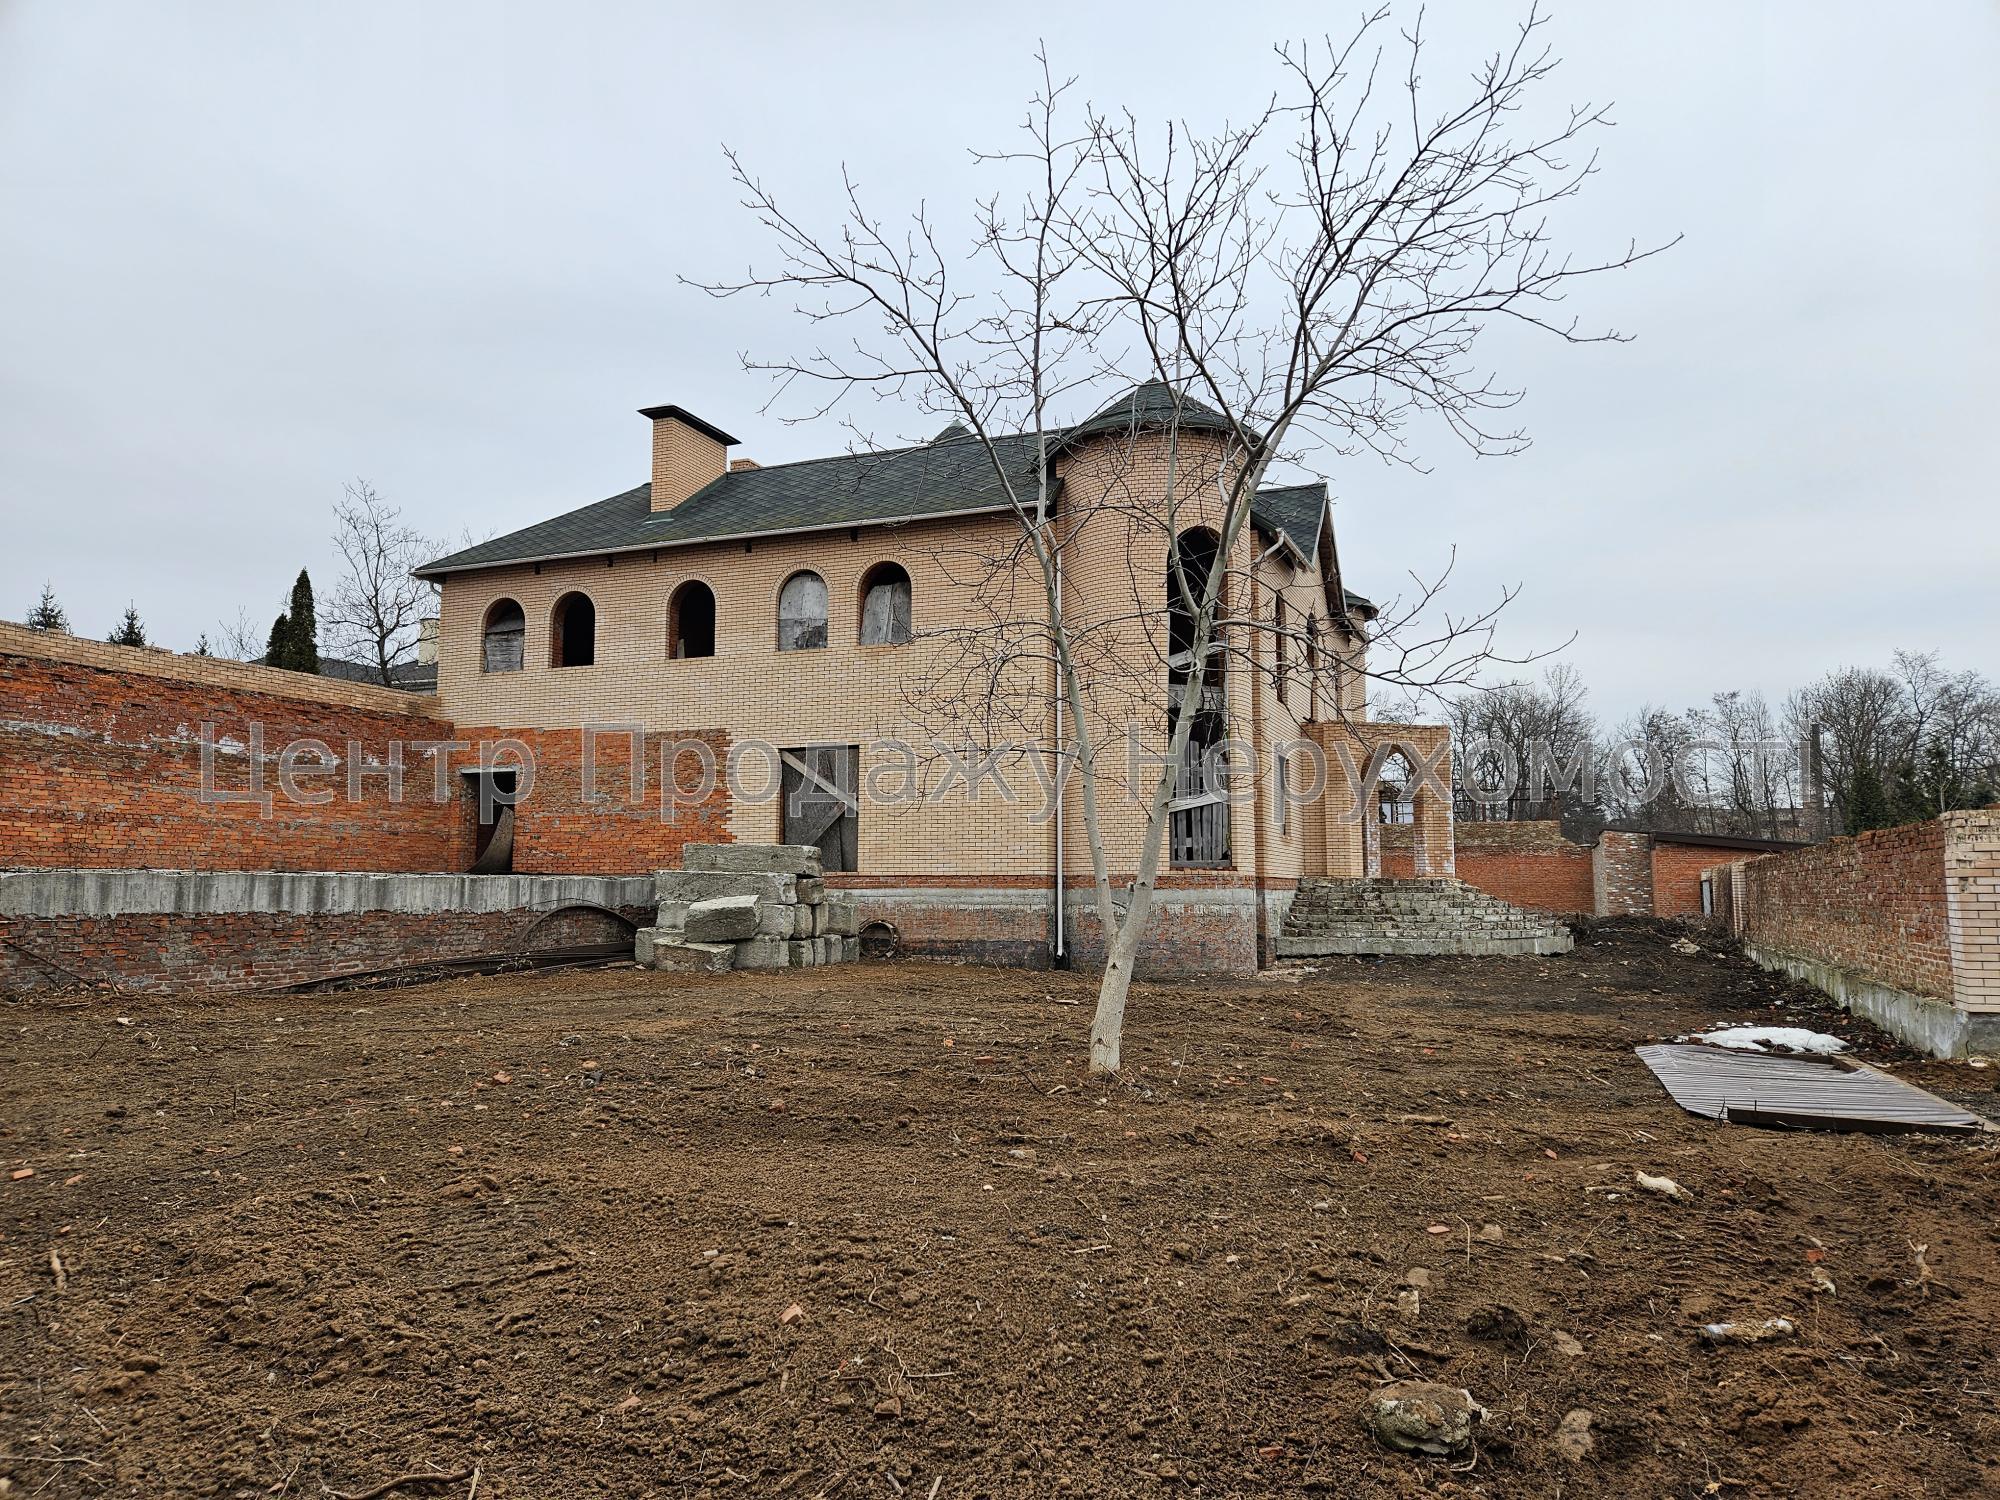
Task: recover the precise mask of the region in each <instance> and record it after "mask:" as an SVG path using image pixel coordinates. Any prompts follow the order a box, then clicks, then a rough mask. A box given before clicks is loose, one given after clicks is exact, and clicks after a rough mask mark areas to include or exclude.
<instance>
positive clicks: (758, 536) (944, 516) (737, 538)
mask: <svg viewBox="0 0 2000 1500" xmlns="http://www.w3.org/2000/svg"><path fill="white" fill-rule="evenodd" d="M1011 508H1012V507H1010V506H1008V505H1005V504H1000V505H978V506H967V507H965V508H964V509H960V510H939V511H926V512H924V513H922V514H919V515H908V516H869V517H868V518H867V519H865V520H859V521H825V522H821V523H819V524H816V525H812V526H784V527H774V528H770V529H766V530H762V531H718V532H713V533H709V534H705V535H702V536H676V537H658V538H653V539H650V540H647V541H642V542H627V543H621V544H620V545H618V546H615V547H585V548H583V549H582V550H581V551H577V552H545V553H540V554H537V555H535V556H529V557H493V558H487V559H485V560H483V561H480V562H468V563H451V562H450V559H448V558H444V559H440V560H439V562H438V563H426V564H425V565H424V566H423V567H421V568H417V569H415V570H414V572H413V576H415V577H417V578H442V577H443V576H445V575H446V574H447V573H479V572H485V571H487V570H489V569H492V568H523V567H526V566H528V565H529V564H530V563H546V562H574V561H575V560H576V559H577V558H580V557H624V556H626V555H628V554H630V553H634V552H663V551H665V550H666V549H667V548H669V547H701V546H708V545H712V544H713V543H716V542H761V541H764V540H766V539H767V538H770V537H779V536H810V535H813V534H814V533H817V532H824V531H851V530H854V529H856V528H858V527H862V526H908V525H912V524H914V523H916V522H918V521H951V520H956V519H957V518H958V517H960V516H993V515H1003V514H1005V513H1006V512H1008V511H1009V510H1010V509H1011ZM440 564H449V565H448V566H441V565H440Z"/></svg>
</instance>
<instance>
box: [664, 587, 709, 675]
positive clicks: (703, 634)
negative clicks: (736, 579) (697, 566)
mask: <svg viewBox="0 0 2000 1500" xmlns="http://www.w3.org/2000/svg"><path fill="white" fill-rule="evenodd" d="M667 655H668V656H669V657H671V658H673V659H674V660H676V661H679V660H683V659H685V658H687V657H693V656H713V655H715V590H714V589H712V588H710V587H709V586H708V585H707V584H705V583H703V582H702V581H701V580H700V579H699V578H690V579H689V580H688V581H687V582H686V583H683V584H682V585H681V586H680V587H679V588H677V589H675V590H674V592H673V595H672V597H670V598H669V599H668V600H667Z"/></svg>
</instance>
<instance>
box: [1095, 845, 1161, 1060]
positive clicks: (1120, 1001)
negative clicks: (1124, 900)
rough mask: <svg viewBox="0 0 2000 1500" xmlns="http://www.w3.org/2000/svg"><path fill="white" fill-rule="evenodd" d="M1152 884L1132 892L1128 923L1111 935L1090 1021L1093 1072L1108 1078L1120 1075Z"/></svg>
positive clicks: (1150, 902)
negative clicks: (1129, 1003) (1134, 974)
mask: <svg viewBox="0 0 2000 1500" xmlns="http://www.w3.org/2000/svg"><path fill="white" fill-rule="evenodd" d="M1152 896H1153V889H1152V884H1151V882H1147V883H1145V884H1144V885H1142V886H1140V887H1139V888H1137V889H1135V890H1134V891H1133V892H1132V905H1131V907H1130V908H1129V909H1128V910H1127V911H1126V913H1125V920H1124V921H1122V922H1120V923H1119V924H1118V930H1117V931H1116V932H1115V933H1113V934H1111V941H1110V943H1109V944H1108V945H1107V947H1106V949H1105V954H1104V978H1103V979H1102V980H1100V981H1099V982H1098V986H1097V1014H1096V1015H1094V1016H1092V1017H1091V1019H1090V1071H1091V1072H1092V1073H1094V1074H1096V1075H1098V1076H1099V1077H1102V1078H1108V1077H1110V1076H1111V1075H1112V1074H1114V1073H1116V1072H1117V1071H1118V1057H1119V1044H1120V1042H1121V1041H1122V1039H1123V1037H1124V1034H1125V995H1126V992H1127V991H1129V990H1130V989H1131V988H1132V966H1133V964H1134V962H1135V961H1136V960H1137V959H1138V956H1139V938H1140V935H1141V934H1142V933H1143V932H1144V931H1145V927H1146V915H1147V913H1148V911H1149V910H1150V909H1151V907H1152V904H1153V900H1152Z"/></svg>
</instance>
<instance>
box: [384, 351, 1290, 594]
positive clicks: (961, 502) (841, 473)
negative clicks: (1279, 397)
mask: <svg viewBox="0 0 2000 1500" xmlns="http://www.w3.org/2000/svg"><path fill="white" fill-rule="evenodd" d="M1172 415H1173V393H1172V392H1171V391H1170V390H1169V389H1168V387H1166V386H1165V385H1163V384H1162V383H1160V382H1158V381H1149V382H1147V383H1146V384H1145V385H1141V386H1136V387H1134V388H1133V389H1132V390H1131V391H1128V392H1127V393H1126V394H1125V395H1124V396H1122V397H1120V398H1119V399H1118V400H1117V401H1114V402H1113V403H1111V405H1109V406H1107V407H1105V408H1104V410H1102V411H1100V412H1098V413H1097V414H1096V415H1095V416H1093V417H1091V418H1090V419H1089V420H1088V421H1086V422H1083V423H1081V424H1080V425H1078V426H1077V427H1074V428H1071V429H1069V430H1068V431H1067V432H1066V433H1051V434H1050V435H1049V436H1050V440H1051V444H1052V446H1053V445H1055V444H1059V443H1061V442H1063V441H1065V440H1069V439H1074V438H1076V437H1079V436H1085V435H1088V434H1090V433H1094V432H1111V431H1118V430H1123V429H1126V428H1130V427H1135V426H1137V427H1146V426H1154V425H1158V424H1160V423H1162V422H1164V421H1167V420H1170V419H1171V417H1172ZM1180 420H1181V423H1182V425H1183V426H1184V427H1188V428H1192V429H1195V430H1205V429H1215V428H1219V427H1220V426H1222V425H1226V424H1223V419H1222V418H1221V417H1220V416H1218V415H1217V414H1216V413H1215V412H1213V411H1211V410H1210V409H1209V408H1208V407H1206V406H1203V405H1202V404H1201V403H1200V402H1197V401H1194V400H1192V399H1188V398H1183V399H1182V402H1181V406H1180ZM998 446H999V450H1000V458H1001V462H1002V464H1004V465H1005V466H1006V468H1007V469H1008V471H1009V472H1010V473H1011V474H1013V475H1014V476H1015V485H1016V492H1017V493H1018V494H1021V495H1023V496H1027V495H1032V494H1033V493H1034V474H1035V440H1034V438H1033V436H1032V435H1020V436H1014V437H1008V438H1004V439H1002V440H1001V441H1000V443H999V445H998ZM1007 503H1008V502H1007V493H1006V489H1005V488H1004V487H1003V486H1002V484H1001V482H1000V479H999V476H998V475H997V474H996V473H995V472H994V466H993V463H992V461H991V460H990V459H989V458H988V456H987V454H986V450H985V449H984V448H983V447H982V446H981V445H980V444H979V443H978V442H977V441H976V440H974V439H973V438H972V436H971V435H970V434H969V433H967V432H966V431H965V429H964V428H962V427H960V426H958V424H956V423H954V424H953V425H952V426H950V427H947V428H946V429H945V430H944V431H943V432H941V433H939V434H938V435H937V437H936V438H934V439H933V440H932V441H930V442H928V443H924V444H920V445H918V446H916V447H913V448H895V449H890V450H887V451H884V452H880V453H856V454H840V455H837V456H835V457H832V458H816V459H807V460H805V461H803V462H801V463H790V464H773V465H772V466H770V467H769V468H756V469H732V470H731V471H730V472H728V473H727V474H724V475H723V476H722V477H721V478H719V479H715V480H712V481H711V482H709V483H708V484H706V485H704V486H703V487H702V488H701V489H699V490H697V491H695V493H694V494H692V495H690V496H689V497H688V498H687V499H685V500H683V501H682V502H681V503H680V504H679V505H677V506H675V507H674V508H673V509H672V510H669V511H660V512H655V511H654V510H653V509H652V486H651V485H650V484H642V485H638V486H637V487H635V488H633V489H629V490H626V491H625V492H624V493H622V494H618V495H613V496H611V497H610V498H608V499H605V500H599V501H597V502H596V503H595V504H592V505H585V506H583V507H581V508H579V509H577V510H572V511H568V512H566V513H564V514H563V515H559V516H555V517H553V518H551V519H549V520H547V521H538V522H536V523H535V524H534V525H533V526H524V527H522V528H521V529H520V530H519V531H512V532H509V533H508V534H507V535H505V536H499V537H494V538H493V539H492V540H490V541H485V542H480V543H478V544H477V545H476V546H472V547H467V548H465V549H463V550H462V551H458V552H454V553H451V554H450V555H449V556H446V557H440V558H438V559H436V560H435V561H432V562H428V563H426V564H424V566H423V567H421V568H419V569H418V570H417V573H418V576H419V577H425V578H433V577H437V576H439V575H441V574H445V573H458V572H465V571H468V570H471V569H475V568H491V567H500V566H503V565H505V564H509V563H524V562H543V561H548V560H551V559H554V558H561V557H587V556H592V555H595V554H598V553H605V552H631V551H643V550H644V549H646V548H649V547H677V546H686V545H689V544H691V543H695V542H710V541H727V540H732V539H736V538H748V537H760V536H772V535H780V534H783V533H786V532H801V531H818V530H827V529H835V528H841V527H847V526H860V525H867V524H880V523H883V522H887V521H902V520H911V519H915V518H918V517H931V516H956V515H978V514H987V513H992V512H995V511H1002V510H1005V509H1006V508H1007ZM1325 514H1326V485H1325V484H1324V483H1318V484H1306V485H1290V486H1285V487H1281V488H1275V489H1268V490H1261V491H1259V492H1258V495H1257V499H1256V501H1255V503H1254V505H1253V507H1252V511H1251V517H1252V519H1253V520H1254V521H1255V522H1256V524H1257V525H1258V526H1259V527H1260V528H1262V529H1263V530H1265V531H1267V532H1270V533H1272V534H1274V535H1275V534H1276V533H1277V532H1279V531H1282V532H1284V533H1285V535H1287V536H1288V537H1290V538H1291V540H1292V543H1293V544H1294V545H1295V546H1296V547H1297V548H1298V549H1299V550H1300V551H1301V552H1303V553H1304V554H1305V555H1306V556H1307V557H1311V556H1313V555H1314V553H1315V551H1316V549H1317V546H1318V542H1319V528H1320V526H1321V524H1322V522H1323V520H1324V518H1325Z"/></svg>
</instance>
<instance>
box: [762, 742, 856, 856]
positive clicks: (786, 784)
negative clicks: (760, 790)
mask: <svg viewBox="0 0 2000 1500" xmlns="http://www.w3.org/2000/svg"><path fill="white" fill-rule="evenodd" d="M780 759H781V764H782V766H783V772H782V775H781V778H780V782H779V787H780V790H781V792H782V794H783V803H784V806H783V825H782V826H783V832H782V835H781V837H780V839H779V842H780V843H785V844H812V845H815V846H817V848H818V849H819V858H820V865H821V867H822V868H823V869H826V870H832V871H838V870H852V869H854V868H856V865H855V853H856V844H857V838H856V834H857V832H858V825H859V822H860V820H859V817H858V816H857V814H858V810H859V806H860V802H859V799H858V797H857V796H856V794H855V787H856V785H857V784H858V780H857V777H856V775H855V771H856V768H857V766H858V765H859V764H860V761H861V752H860V750H859V749H858V748H857V747H856V746H853V745H809V746H806V747H804V748H803V749H798V750H785V751H782V752H780Z"/></svg>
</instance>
